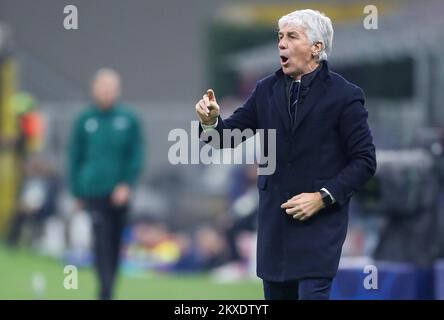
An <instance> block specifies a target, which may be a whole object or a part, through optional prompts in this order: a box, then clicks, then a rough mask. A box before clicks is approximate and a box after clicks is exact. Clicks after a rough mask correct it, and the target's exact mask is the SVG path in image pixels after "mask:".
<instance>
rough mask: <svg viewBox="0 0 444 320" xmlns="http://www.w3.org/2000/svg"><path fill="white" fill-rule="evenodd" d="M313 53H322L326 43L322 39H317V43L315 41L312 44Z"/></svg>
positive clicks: (315, 54) (317, 54) (316, 54)
mask: <svg viewBox="0 0 444 320" xmlns="http://www.w3.org/2000/svg"><path fill="white" fill-rule="evenodd" d="M312 48H313V49H312V50H313V51H312V53H311V54H312V55H313V56H319V55H320V54H321V50H322V49H323V48H324V43H323V42H322V41H317V42H315V43H313V46H312Z"/></svg>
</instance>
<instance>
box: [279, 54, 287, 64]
mask: <svg viewBox="0 0 444 320" xmlns="http://www.w3.org/2000/svg"><path fill="white" fill-rule="evenodd" d="M280 59H281V64H286V63H287V62H288V57H286V56H280Z"/></svg>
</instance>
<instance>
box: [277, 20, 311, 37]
mask: <svg viewBox="0 0 444 320" xmlns="http://www.w3.org/2000/svg"><path fill="white" fill-rule="evenodd" d="M291 32H294V33H299V34H303V35H305V34H306V32H307V28H306V27H305V26H303V25H302V24H298V23H297V22H288V23H284V24H282V25H281V26H280V28H279V33H291Z"/></svg>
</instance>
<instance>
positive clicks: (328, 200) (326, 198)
mask: <svg viewBox="0 0 444 320" xmlns="http://www.w3.org/2000/svg"><path fill="white" fill-rule="evenodd" d="M319 193H320V194H321V197H322V201H323V202H324V205H325V207H328V206H329V205H331V204H332V203H333V199H332V198H331V196H330V195H329V194H328V193H327V192H325V190H319Z"/></svg>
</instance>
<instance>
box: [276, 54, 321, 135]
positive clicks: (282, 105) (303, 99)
mask: <svg viewBox="0 0 444 320" xmlns="http://www.w3.org/2000/svg"><path fill="white" fill-rule="evenodd" d="M329 73H330V70H329V67H328V62H327V61H323V62H321V65H320V66H319V67H318V68H317V69H316V70H315V71H314V72H311V73H309V74H305V75H303V76H302V77H301V86H300V93H299V101H298V108H299V109H298V113H297V117H296V123H295V124H294V125H293V127H291V123H290V117H289V114H288V109H287V107H288V101H287V99H288V95H287V92H286V82H287V79H288V77H287V76H286V75H285V74H284V72H283V71H282V69H279V70H277V71H276V72H275V74H276V76H277V81H276V82H275V84H274V86H273V95H272V101H273V102H274V104H275V107H276V109H277V110H278V113H279V116H280V118H281V120H282V122H283V124H284V127H285V129H286V130H287V131H289V132H290V131H291V132H294V131H295V130H296V129H297V128H298V127H299V125H300V124H301V122H302V121H303V120H304V119H305V117H306V116H307V115H308V114H309V113H310V111H311V110H312V109H313V108H314V107H315V105H316V103H317V101H318V99H319V98H320V97H321V96H322V95H323V93H324V90H325V86H326V83H327V82H328V79H329V77H330V76H329Z"/></svg>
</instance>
